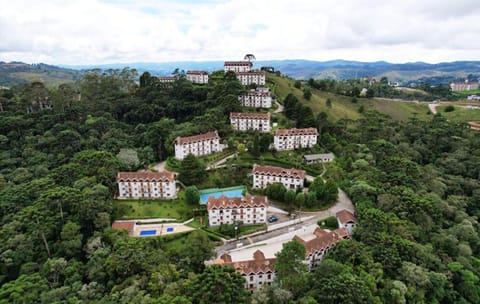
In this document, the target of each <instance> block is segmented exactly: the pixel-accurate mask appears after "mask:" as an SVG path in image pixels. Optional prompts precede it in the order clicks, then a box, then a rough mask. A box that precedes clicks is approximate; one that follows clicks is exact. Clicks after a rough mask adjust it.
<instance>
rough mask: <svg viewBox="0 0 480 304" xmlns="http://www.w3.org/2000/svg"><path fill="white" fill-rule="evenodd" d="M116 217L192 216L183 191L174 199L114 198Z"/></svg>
mask: <svg viewBox="0 0 480 304" xmlns="http://www.w3.org/2000/svg"><path fill="white" fill-rule="evenodd" d="M113 208H114V214H115V215H116V216H115V217H116V219H147V218H174V219H177V220H178V221H185V220H187V219H189V218H191V217H192V215H193V209H195V208H198V206H191V205H188V204H187V203H186V202H185V199H184V195H183V192H180V193H179V197H178V198H177V199H175V200H115V201H114V203H113Z"/></svg>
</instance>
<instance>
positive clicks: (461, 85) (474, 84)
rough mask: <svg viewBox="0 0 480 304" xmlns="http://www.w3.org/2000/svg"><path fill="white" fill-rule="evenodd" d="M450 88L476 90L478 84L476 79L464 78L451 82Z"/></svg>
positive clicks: (454, 89) (453, 89)
mask: <svg viewBox="0 0 480 304" xmlns="http://www.w3.org/2000/svg"><path fill="white" fill-rule="evenodd" d="M450 88H451V89H452V91H473V90H478V88H479V84H478V81H471V82H469V81H468V80H465V81H464V82H452V83H451V84H450Z"/></svg>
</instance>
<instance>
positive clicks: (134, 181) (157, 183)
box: [117, 171, 177, 199]
mask: <svg viewBox="0 0 480 304" xmlns="http://www.w3.org/2000/svg"><path fill="white" fill-rule="evenodd" d="M117 184H118V198H119V199H129V198H134V199H174V198H175V197H176V196H177V188H176V186H175V174H173V172H168V171H164V172H150V171H139V172H118V174H117Z"/></svg>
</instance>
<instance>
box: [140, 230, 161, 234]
mask: <svg viewBox="0 0 480 304" xmlns="http://www.w3.org/2000/svg"><path fill="white" fill-rule="evenodd" d="M156 234H157V230H142V231H140V235H156Z"/></svg>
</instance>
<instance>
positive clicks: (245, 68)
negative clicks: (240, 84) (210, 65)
mask: <svg viewBox="0 0 480 304" xmlns="http://www.w3.org/2000/svg"><path fill="white" fill-rule="evenodd" d="M252 66H253V64H252V63H251V62H250V61H225V63H224V64H223V70H224V71H225V73H226V72H228V71H233V72H235V73H239V72H250V71H251V70H252Z"/></svg>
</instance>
